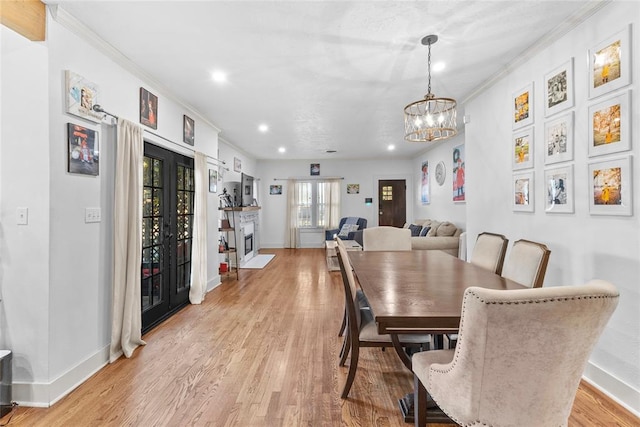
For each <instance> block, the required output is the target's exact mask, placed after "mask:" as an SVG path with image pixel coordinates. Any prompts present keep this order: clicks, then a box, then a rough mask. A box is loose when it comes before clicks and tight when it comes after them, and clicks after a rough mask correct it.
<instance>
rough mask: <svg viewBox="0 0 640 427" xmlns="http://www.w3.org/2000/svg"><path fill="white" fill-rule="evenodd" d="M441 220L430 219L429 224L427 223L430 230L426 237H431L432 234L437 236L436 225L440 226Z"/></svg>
mask: <svg viewBox="0 0 640 427" xmlns="http://www.w3.org/2000/svg"><path fill="white" fill-rule="evenodd" d="M440 224H441V222H440V221H431V224H429V226H430V227H431V230H429V232H428V233H427V236H428V237H433V236H437V234H436V231H437V230H438V227H440Z"/></svg>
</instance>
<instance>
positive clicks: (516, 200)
mask: <svg viewBox="0 0 640 427" xmlns="http://www.w3.org/2000/svg"><path fill="white" fill-rule="evenodd" d="M534 196H535V191H534V175H533V171H531V172H524V173H516V174H513V193H512V198H513V210H514V211H515V212H533V211H534V210H535V197H534Z"/></svg>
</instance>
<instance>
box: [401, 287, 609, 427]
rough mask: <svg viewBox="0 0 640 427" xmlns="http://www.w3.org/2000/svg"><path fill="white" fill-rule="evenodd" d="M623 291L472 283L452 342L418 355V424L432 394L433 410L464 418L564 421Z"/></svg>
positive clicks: (484, 422)
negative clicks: (455, 341)
mask: <svg viewBox="0 0 640 427" xmlns="http://www.w3.org/2000/svg"><path fill="white" fill-rule="evenodd" d="M618 298H619V293H618V291H617V290H616V288H615V286H613V285H612V284H611V283H609V282H606V281H603V280H592V281H590V282H588V283H586V284H584V285H579V286H559V287H547V288H534V289H519V290H491V289H484V288H479V287H471V288H468V289H467V290H466V292H465V294H464V298H463V302H462V314H461V320H460V332H459V341H458V345H457V347H456V348H455V350H436V351H427V352H422V353H416V354H414V355H413V358H412V369H413V372H414V382H415V394H414V410H415V425H416V426H425V425H426V424H427V422H428V421H429V420H428V419H427V417H429V416H430V414H429V413H427V408H428V405H427V401H428V398H430V399H432V400H431V402H432V405H431V406H432V407H431V409H430V412H433V413H435V414H437V413H438V412H439V410H440V411H442V412H444V414H446V415H447V416H448V417H449V418H450V419H451V420H452V421H453V422H455V423H457V424H460V425H464V426H508V425H509V426H520V427H528V426H531V427H538V426H566V425H567V420H568V418H569V415H570V414H571V407H572V406H573V401H574V398H575V395H576V392H577V389H578V386H579V383H580V379H581V377H582V373H583V370H584V368H585V366H586V364H587V361H588V359H589V355H590V353H591V351H592V349H593V347H594V346H595V344H596V342H597V341H598V337H599V336H600V334H601V333H602V331H603V329H604V327H605V325H606V324H607V322H608V320H609V318H610V317H611V314H612V313H613V311H614V310H615V308H616V305H617V304H618ZM504 342H508V343H509V345H503V343H504ZM432 422H434V421H432ZM438 422H442V421H438Z"/></svg>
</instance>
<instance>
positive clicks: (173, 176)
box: [141, 142, 195, 333]
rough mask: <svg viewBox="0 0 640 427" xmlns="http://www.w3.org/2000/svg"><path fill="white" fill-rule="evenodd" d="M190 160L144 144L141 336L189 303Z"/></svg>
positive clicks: (191, 177)
mask: <svg viewBox="0 0 640 427" xmlns="http://www.w3.org/2000/svg"><path fill="white" fill-rule="evenodd" d="M194 191H195V184H194V176H193V159H192V158H189V157H186V156H183V155H181V154H178V153H174V152H172V151H169V150H166V149H164V148H160V147H158V146H156V145H153V144H150V143H147V142H145V144H144V171H143V196H142V197H143V201H142V266H141V274H142V281H141V286H142V292H141V304H142V332H143V333H145V332H147V331H149V330H150V329H151V328H153V327H154V326H156V325H157V324H159V323H160V322H162V321H163V320H164V319H166V318H168V317H169V316H171V315H172V314H174V313H175V312H176V311H178V310H179V309H180V308H182V307H184V306H185V305H186V304H187V303H188V302H189V287H190V283H191V242H192V230H193V200H194Z"/></svg>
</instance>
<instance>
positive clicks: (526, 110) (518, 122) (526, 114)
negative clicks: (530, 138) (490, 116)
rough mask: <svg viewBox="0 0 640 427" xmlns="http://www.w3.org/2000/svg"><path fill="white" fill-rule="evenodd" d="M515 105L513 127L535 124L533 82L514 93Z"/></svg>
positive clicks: (513, 103) (512, 100)
mask: <svg viewBox="0 0 640 427" xmlns="http://www.w3.org/2000/svg"><path fill="white" fill-rule="evenodd" d="M511 102H512V105H513V112H512V115H511V117H512V119H511V120H512V123H513V129H519V128H521V127H525V126H529V125H532V124H533V82H531V83H529V84H528V85H526V86H525V87H523V88H522V89H520V90H517V91H515V92H514V93H513V96H512V97H511Z"/></svg>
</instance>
